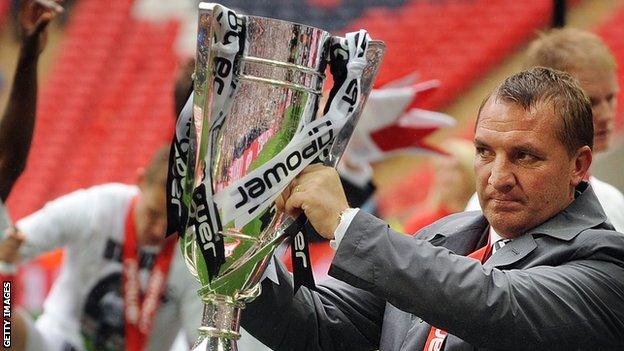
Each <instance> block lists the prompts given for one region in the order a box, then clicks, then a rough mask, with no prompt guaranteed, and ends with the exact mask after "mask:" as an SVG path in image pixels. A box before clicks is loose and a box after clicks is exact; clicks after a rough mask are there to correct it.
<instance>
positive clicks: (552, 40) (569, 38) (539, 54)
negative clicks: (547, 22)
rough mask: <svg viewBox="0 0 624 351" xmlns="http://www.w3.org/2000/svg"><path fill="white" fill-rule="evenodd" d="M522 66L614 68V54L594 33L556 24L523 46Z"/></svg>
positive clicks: (573, 69) (558, 68)
mask: <svg viewBox="0 0 624 351" xmlns="http://www.w3.org/2000/svg"><path fill="white" fill-rule="evenodd" d="M525 65H526V68H529V67H535V66H542V67H549V68H554V69H557V70H560V71H564V72H574V71H576V70H584V69H588V68H601V69H613V70H615V69H616V68H617V63H616V60H615V57H614V56H613V53H612V52H611V50H610V49H609V48H608V47H607V45H606V44H605V43H604V42H603V41H602V39H600V37H599V36H597V35H596V34H593V33H590V32H587V31H584V30H580V29H576V28H560V29H552V30H549V31H547V32H542V33H540V34H539V35H538V37H537V39H535V40H534V41H533V42H532V43H531V44H530V45H529V49H528V50H527V58H526V62H525Z"/></svg>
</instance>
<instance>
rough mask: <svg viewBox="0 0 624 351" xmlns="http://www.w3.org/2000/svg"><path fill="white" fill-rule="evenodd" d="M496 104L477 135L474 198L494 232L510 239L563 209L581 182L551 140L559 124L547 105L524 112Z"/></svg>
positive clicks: (561, 148) (487, 109)
mask: <svg viewBox="0 0 624 351" xmlns="http://www.w3.org/2000/svg"><path fill="white" fill-rule="evenodd" d="M495 100H496V99H495V98H494V97H492V98H490V99H489V101H488V102H487V103H486V104H485V106H484V107H483V109H482V110H481V114H480V116H479V120H478V122H477V127H476V131H475V147H476V157H475V163H474V164H475V172H476V177H477V193H478V195H479V202H480V204H481V208H482V209H483V213H484V215H485V217H486V218H487V219H488V221H489V223H490V224H491V225H492V227H493V228H494V229H495V230H496V231H497V233H499V234H500V235H501V236H503V237H507V238H514V237H517V236H519V235H522V234H523V233H524V232H526V231H527V230H528V229H531V228H533V227H535V226H537V225H539V224H541V223H542V222H544V221H546V220H547V219H549V218H550V217H552V216H553V215H555V214H556V213H558V212H559V211H561V210H562V209H564V208H565V207H567V205H568V204H569V203H570V202H571V201H572V199H573V191H574V186H576V185H577V184H578V183H579V182H580V180H581V178H580V177H578V176H577V175H575V173H574V170H575V158H574V157H570V156H569V155H568V153H567V152H566V149H565V147H564V145H563V144H562V143H561V142H560V141H559V139H557V137H556V135H555V128H557V127H558V126H559V119H558V117H556V116H555V115H554V111H553V108H552V106H551V104H550V103H538V104H536V106H535V107H533V108H531V110H530V111H525V110H524V109H523V108H522V107H521V106H519V105H516V104H512V103H507V102H502V101H495Z"/></svg>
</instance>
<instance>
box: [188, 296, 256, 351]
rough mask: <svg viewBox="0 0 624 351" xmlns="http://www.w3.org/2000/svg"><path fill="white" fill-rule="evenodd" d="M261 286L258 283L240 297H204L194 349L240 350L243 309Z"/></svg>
mask: <svg viewBox="0 0 624 351" xmlns="http://www.w3.org/2000/svg"><path fill="white" fill-rule="evenodd" d="M259 288H260V286H259V285H258V286H257V287H256V288H254V289H251V290H250V291H249V295H244V294H241V295H239V296H238V297H239V299H233V298H232V297H229V296H222V295H210V296H207V297H204V298H203V300H204V316H203V319H202V326H201V327H199V329H198V331H199V338H198V339H197V342H195V345H194V346H193V349H192V351H238V346H237V345H236V341H237V340H238V339H240V333H239V330H240V314H241V310H242V309H243V308H244V307H245V302H247V301H250V300H253V298H254V297H255V296H257V294H259V291H260V289H259Z"/></svg>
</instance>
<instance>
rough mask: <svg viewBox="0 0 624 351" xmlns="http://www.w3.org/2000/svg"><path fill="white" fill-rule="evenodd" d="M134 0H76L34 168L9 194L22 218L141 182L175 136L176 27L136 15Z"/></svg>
mask: <svg viewBox="0 0 624 351" xmlns="http://www.w3.org/2000/svg"><path fill="white" fill-rule="evenodd" d="M132 4H133V1H132V0H110V1H107V2H106V11H101V9H100V7H101V6H102V3H101V1H97V0H83V1H80V2H78V3H77V4H76V6H75V8H74V9H73V11H72V16H71V18H70V22H69V23H68V25H67V30H66V32H65V36H64V40H63V42H62V43H61V49H60V50H59V52H60V55H59V57H58V58H57V60H56V61H55V65H54V67H53V68H52V70H51V73H50V74H49V76H48V77H47V79H46V81H45V82H44V83H43V86H42V89H41V92H40V99H39V105H38V120H37V127H36V130H35V137H34V140H33V148H32V153H31V158H30V161H29V163H28V166H27V170H26V172H25V174H24V175H23V177H22V178H21V179H20V181H19V182H18V184H17V186H16V189H15V190H14V194H19V196H18V195H14V196H11V198H10V199H9V203H8V205H9V208H10V210H11V214H12V215H13V217H15V218H20V217H22V216H24V215H26V214H28V213H30V212H32V211H33V210H36V209H37V208H39V207H40V206H41V205H43V203H44V202H45V201H48V200H50V199H52V198H54V197H57V196H59V195H61V194H64V193H67V192H69V191H72V190H75V189H77V188H80V187H87V186H91V185H93V184H97V183H104V182H110V181H120V182H127V183H133V182H135V181H136V170H137V168H139V167H142V166H144V165H145V163H147V162H148V160H149V158H150V157H151V155H152V153H153V152H154V151H155V150H156V149H157V148H158V147H159V146H160V145H162V144H164V143H166V142H168V141H169V139H170V134H171V131H172V125H173V119H174V116H173V101H172V99H173V98H172V89H173V81H174V73H175V72H174V70H175V64H176V59H175V57H174V54H173V50H172V45H173V42H174V40H175V37H176V33H177V27H178V26H177V25H176V24H171V23H164V24H152V23H147V22H143V21H139V20H136V19H134V18H132V16H131V13H130V9H131V6H132Z"/></svg>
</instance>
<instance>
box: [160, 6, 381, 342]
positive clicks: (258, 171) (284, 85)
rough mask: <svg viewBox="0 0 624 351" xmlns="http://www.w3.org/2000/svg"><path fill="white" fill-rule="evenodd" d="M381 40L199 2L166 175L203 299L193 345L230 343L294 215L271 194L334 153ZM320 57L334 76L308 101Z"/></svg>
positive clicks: (365, 87) (176, 228)
mask: <svg viewBox="0 0 624 351" xmlns="http://www.w3.org/2000/svg"><path fill="white" fill-rule="evenodd" d="M384 48H385V47H384V44H383V43H382V42H379V41H373V40H370V39H369V36H368V34H367V33H366V32H365V31H359V32H355V33H349V34H347V35H346V37H344V38H341V37H333V36H331V35H330V34H329V33H328V32H326V31H323V30H321V29H318V28H314V27H310V26H306V25H301V24H296V23H291V22H286V21H280V20H275V19H269V18H262V17H255V16H244V15H238V14H236V13H235V12H234V11H232V10H230V9H228V8H226V7H223V6H221V5H217V4H211V3H200V5H199V28H198V45H197V59H196V68H195V74H194V76H195V83H194V84H195V85H194V93H193V96H192V105H190V104H187V108H185V109H184V110H183V112H182V114H181V116H180V118H179V121H178V125H177V127H176V138H175V140H174V142H173V145H172V152H171V156H170V157H171V160H170V174H169V180H168V196H169V199H168V205H169V230H168V231H169V232H170V233H171V232H177V233H178V234H179V235H180V239H181V240H180V243H181V246H182V247H181V249H182V251H183V253H184V257H185V259H186V263H187V266H188V268H189V270H190V271H191V272H192V274H193V275H195V277H196V278H197V279H198V280H199V281H200V283H201V285H202V288H201V289H200V290H199V292H198V293H199V296H200V297H201V299H202V300H203V301H204V303H205V308H204V317H203V323H202V324H203V325H202V326H201V327H200V329H199V331H200V338H199V340H198V341H197V343H196V345H195V347H194V350H236V349H237V348H236V340H237V339H238V338H239V337H240V336H239V334H238V330H239V325H238V323H239V322H238V321H239V316H240V313H241V309H242V308H243V307H244V304H245V303H246V302H248V301H251V300H252V299H253V298H254V297H255V296H257V294H259V290H260V285H259V284H258V283H259V281H260V279H261V277H262V275H263V272H264V270H265V268H266V267H267V265H268V263H269V261H270V259H271V257H272V254H273V252H274V250H275V248H276V247H277V246H278V245H279V244H280V243H282V242H283V241H284V239H286V238H287V235H286V232H287V228H290V229H289V230H292V227H291V225H292V224H293V222H294V220H293V219H292V218H290V217H288V216H286V215H284V214H281V213H278V212H277V211H276V210H275V208H274V200H275V198H276V197H277V196H278V195H279V194H280V193H281V192H282V190H283V189H284V188H285V187H286V186H287V185H288V184H289V183H290V181H291V180H292V179H293V178H294V177H295V176H297V175H298V174H299V172H301V170H303V169H304V168H305V167H306V166H307V165H309V164H311V163H314V162H324V163H325V164H327V165H332V166H335V165H336V163H337V162H338V160H339V157H340V155H341V154H342V152H343V151H344V149H345V147H346V145H347V143H348V139H349V137H350V135H351V133H352V131H353V128H354V126H355V123H356V122H357V119H358V117H359V115H360V113H361V111H362V108H363V106H364V103H365V101H366V97H367V96H368V93H369V92H370V90H371V88H372V83H373V80H374V78H375V75H376V73H377V70H378V68H379V65H380V63H381V59H382V56H383V53H384ZM326 67H329V69H330V71H331V74H332V77H333V81H334V83H333V84H334V85H333V87H332V89H331V92H330V94H329V99H328V101H327V104H326V106H325V109H324V112H323V113H317V111H318V108H319V103H320V100H321V93H322V91H323V84H324V80H325V69H326ZM307 262H308V264H309V260H308V261H307Z"/></svg>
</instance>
